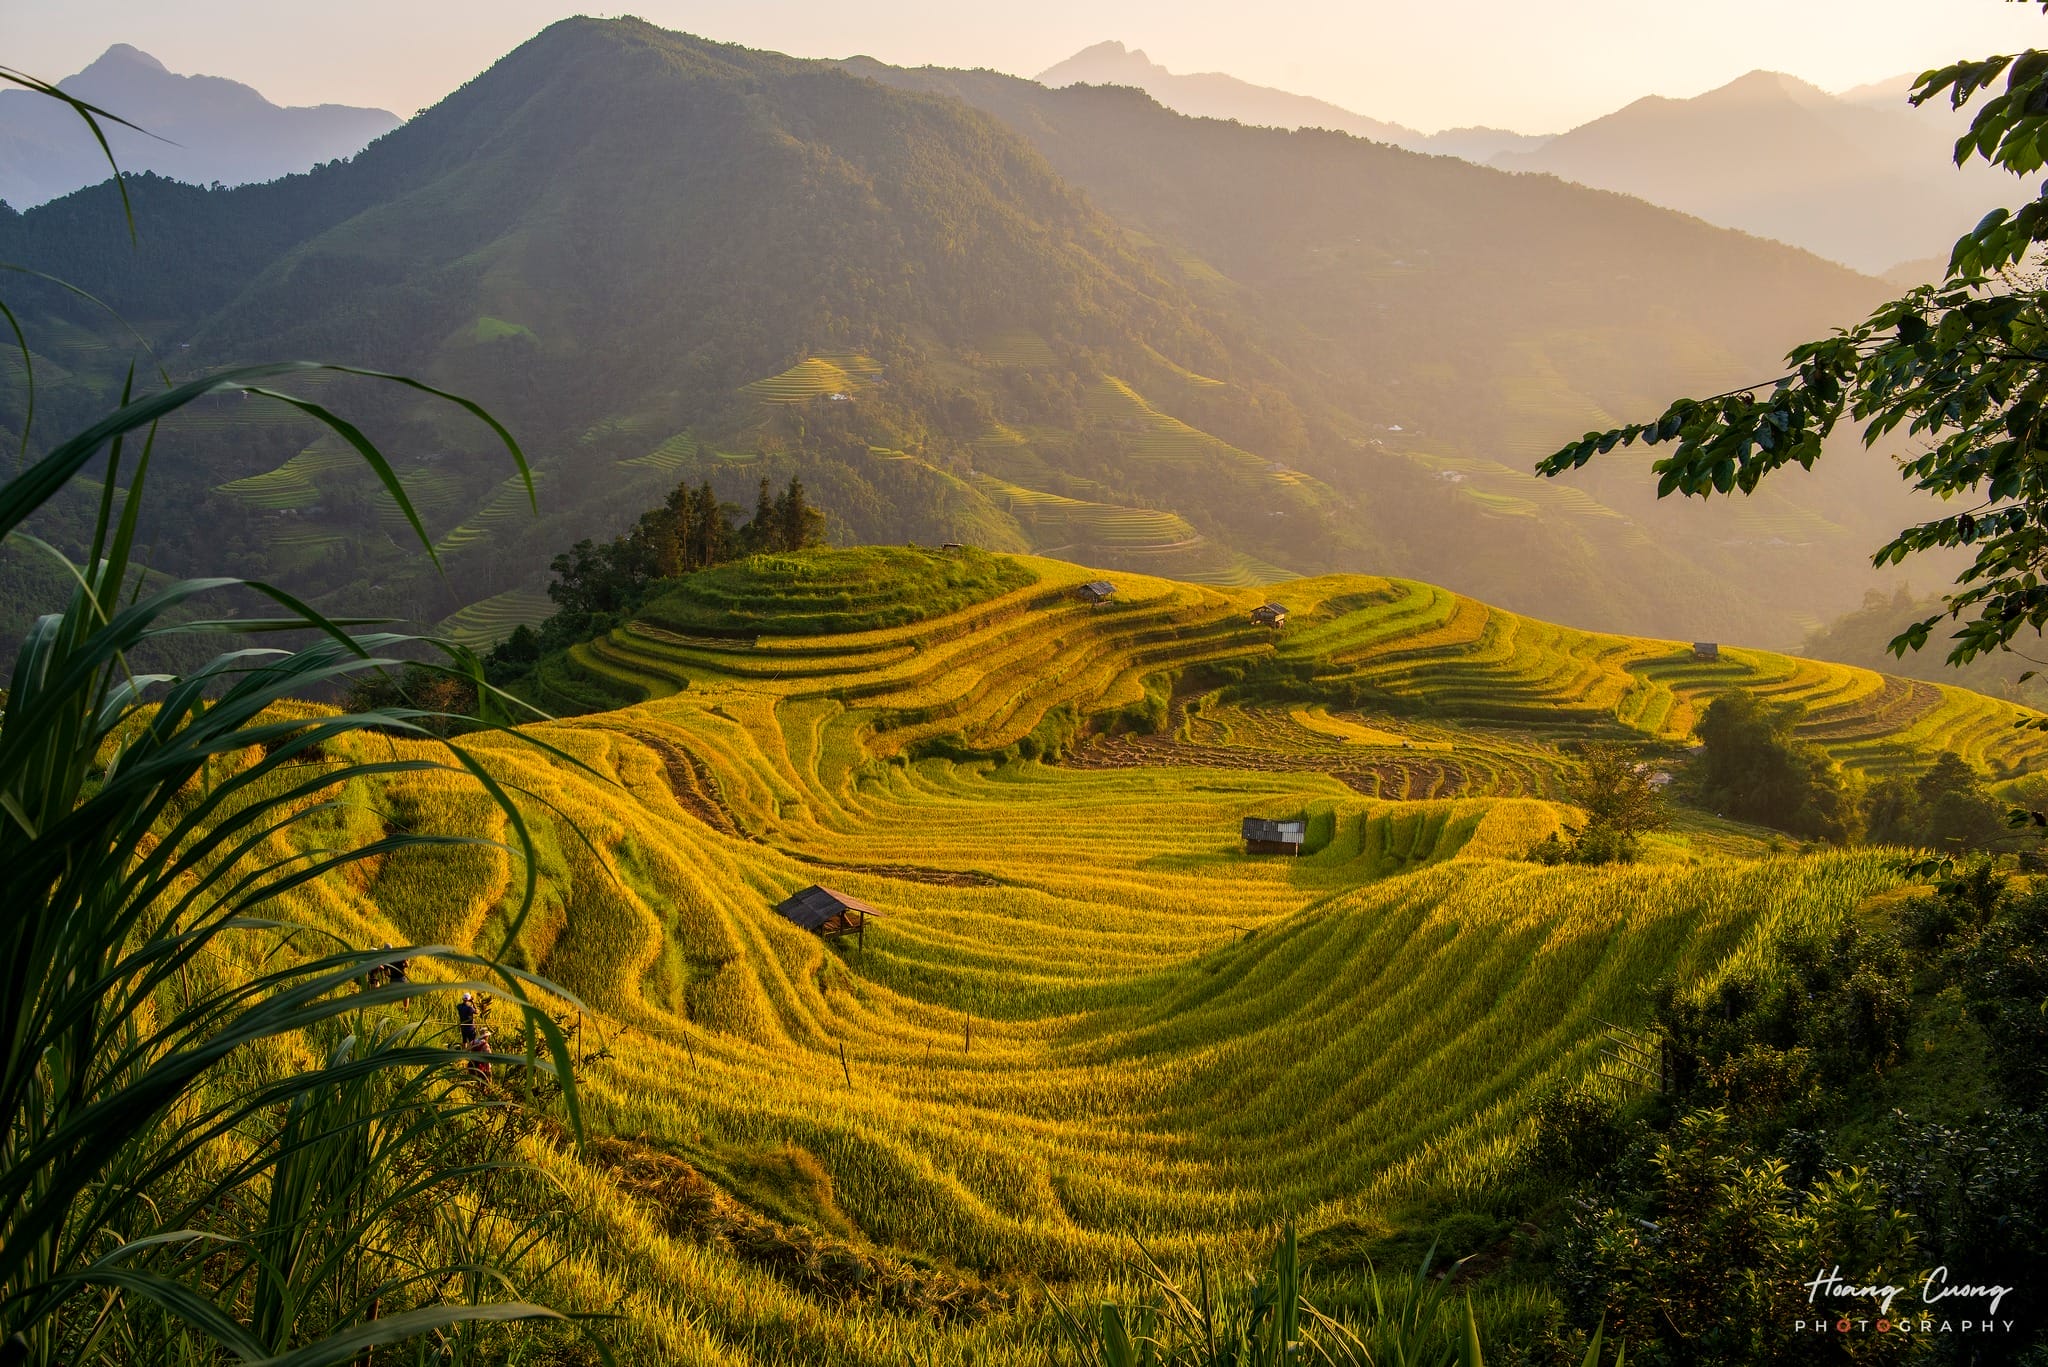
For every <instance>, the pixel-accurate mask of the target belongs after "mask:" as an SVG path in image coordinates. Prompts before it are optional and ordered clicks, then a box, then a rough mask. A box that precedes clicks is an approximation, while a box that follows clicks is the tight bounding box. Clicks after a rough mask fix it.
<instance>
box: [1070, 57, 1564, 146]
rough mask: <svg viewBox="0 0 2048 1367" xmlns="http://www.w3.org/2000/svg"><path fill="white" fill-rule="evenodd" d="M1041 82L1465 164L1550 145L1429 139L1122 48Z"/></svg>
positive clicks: (1457, 135) (1507, 138) (1454, 134)
mask: <svg viewBox="0 0 2048 1367" xmlns="http://www.w3.org/2000/svg"><path fill="white" fill-rule="evenodd" d="M1038 83H1039V84H1040V85H1044V86H1050V87H1052V88H1054V89H1057V88H1059V87H1062V86H1069V85H1122V86H1132V87H1135V88H1136V89H1139V90H1142V91H1144V92H1145V93H1146V94H1147V95H1150V96H1151V97H1152V98H1153V99H1155V100H1157V101H1159V103H1161V104H1163V105H1165V106H1166V107H1167V108H1168V109H1172V110H1175V111H1177V112H1179V113H1182V114H1191V115H1193V116H1195V117H1196V118H1204V119H1235V120H1236V121H1237V122H1239V123H1247V124H1254V125H1260V126H1265V127H1271V128H1330V129H1335V130H1336V131H1338V132H1340V133H1349V134H1351V135H1352V136H1354V137H1360V138H1370V139H1371V140H1372V141H1374V142H1384V143H1391V144H1393V145H1394V146H1396V147H1406V148H1408V149H1409V150H1411V151H1416V152H1433V153H1437V154H1439V155H1443V156H1454V157H1463V158H1465V159H1466V160H1467V161H1486V160H1488V159H1489V158H1491V157H1494V156H1497V155H1499V154H1500V153H1502V152H1526V151H1529V150H1531V149H1532V148H1535V147H1539V146H1541V145H1542V144H1543V143H1544V142H1545V141H1546V139H1545V138H1544V137H1543V136H1541V135H1533V134H1528V133H1515V132H1510V131H1509V130H1507V129H1505V128H1477V127H1473V128H1452V129H1447V130H1445V131H1444V132H1441V133H1423V132H1420V131H1418V130H1416V129H1413V128H1408V127H1406V126H1404V125H1402V124H1398V123H1387V122H1385V121H1383V120H1380V119H1372V118H1367V117H1366V116H1365V115H1363V114H1355V113H1353V112H1352V111H1350V110H1349V109H1345V108H1342V107H1341V106H1339V105H1334V104H1331V103H1330V102H1329V101H1327V100H1319V99H1316V98H1315V97H1313V96H1310V95H1297V94H1294V93H1293V92H1291V91H1286V90H1275V89H1273V88H1272V87H1271V86H1263V85H1254V84H1253V83H1251V82H1250V81H1245V80H1240V79H1239V78H1237V77H1235V76H1230V75H1226V74H1225V73H1223V72H1220V71H1206V72H1200V73H1195V74H1181V73H1176V72H1172V71H1168V70H1167V69H1166V68H1165V67H1163V66H1161V65H1159V63H1157V62H1155V61H1153V60H1152V59H1151V58H1149V57H1147V56H1146V55H1145V54H1144V53H1143V52H1139V51H1135V50H1133V49H1130V48H1127V47H1125V46H1124V45H1123V44H1122V43H1117V42H1107V43H1097V44H1096V45H1095V46H1093V47H1089V48H1083V49H1082V50H1081V51H1079V52H1077V53H1075V54H1074V55H1073V56H1071V57H1069V58H1067V59H1066V60H1065V61H1064V62H1060V63H1058V64H1057V65H1055V66H1051V67H1048V68H1046V69H1045V70H1044V71H1041V72H1039V73H1038Z"/></svg>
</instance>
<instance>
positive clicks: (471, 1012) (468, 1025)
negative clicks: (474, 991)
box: [455, 992, 477, 1049]
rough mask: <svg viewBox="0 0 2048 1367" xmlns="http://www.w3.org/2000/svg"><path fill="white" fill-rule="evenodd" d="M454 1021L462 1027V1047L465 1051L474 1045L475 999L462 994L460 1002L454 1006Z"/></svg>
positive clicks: (475, 1032)
mask: <svg viewBox="0 0 2048 1367" xmlns="http://www.w3.org/2000/svg"><path fill="white" fill-rule="evenodd" d="M455 1019H456V1020H457V1021H459V1022H460V1023H461V1025H462V1047H463V1048H465V1049H467V1048H468V1047H469V1046H470V1045H472V1044H475V1043H476V1034H477V1031H476V998H475V997H474V996H472V995H471V994H470V993H467V992H465V993H463V994H462V1000H461V1001H459V1002H457V1003H456V1004H455Z"/></svg>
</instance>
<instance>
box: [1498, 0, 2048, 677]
mask: <svg viewBox="0 0 2048 1367" xmlns="http://www.w3.org/2000/svg"><path fill="white" fill-rule="evenodd" d="M2042 8H2043V10H2044V11H2048V3H2042ZM2001 77H2003V78H2004V79H2003V88H1999V89H1996V90H1995V93H1992V94H1990V96H1989V98H1987V99H1986V100H1985V101H1984V102H1983V104H1982V106H1981V107H1980V108H1979V109H1978V111H1977V114H1976V116H1975V118H1974V119H1973V121H1972V122H1971V125H1970V129H1969V132H1967V133H1966V134H1964V136H1963V137H1962V138H1961V139H1960V140H1958V141H1957V143H1956V147H1955V160H1956V163H1957V164H1958V165H1962V164H1964V163H1967V162H1968V161H1970V160H1971V159H1972V158H1980V157H1981V158H1982V159H1984V160H1985V161H1987V162H1989V163H1991V164H1992V165H1994V166H1998V167H2000V168H2002V169H2004V170H2006V171H2009V172H2011V173H2012V174H2013V175H2015V176H2023V177H2033V176H2036V175H2038V174H2039V173H2040V172H2041V170H2042V168H2043V165H2044V163H2048V51H2040V50H2034V49H2029V50H2028V51H2026V52H2023V53H2020V54H2019V55H2017V56H1998V57H1989V58H1986V59H1984V60H1982V61H1969V62H1957V63H1955V64H1953V65H1950V66H1946V67H1942V68H1940V69H1938V70H1933V71H1929V72H1927V73H1925V74H1924V75H1922V76H1921V77H1920V78H1919V80H1918V81H1916V82H1915V83H1914V88H1913V93H1912V97H1911V98H1912V102H1913V103H1914V104H1915V105H1920V104H1925V103H1927V102H1929V101H1931V100H1936V99H1942V98H1946V99H1947V100H1948V101H1949V103H1950V104H1951V105H1952V106H1953V107H1955V108H1958V109H1960V108H1962V107H1964V106H1965V105H1967V104H1969V103H1970V101H1972V100H1973V99H1975V98H1976V97H1977V96H1978V95H1980V94H1984V93H1985V92H1989V91H1994V88H1995V87H1997V85H1998V83H1999V80H2000V78H2001ZM1871 212H1873V213H1881V212H1883V206H1881V205H1873V206H1871ZM2044 242H2048V186H2044V187H2043V188H2042V192H2041V194H2039V195H2038V196H2037V197H2036V198H2034V199H2032V200H2031V201H2030V202H2028V203H2026V204H2025V205H2024V206H2022V207H2021V208H2019V209H2017V210H2011V211H2009V210H2006V209H2003V208H1994V209H1992V210H1991V211H1990V212H1989V213H1987V214H1985V216H1984V218H1983V220H1982V221H1981V222H1979V223H1978V224H1977V226H1976V227H1975V228H1974V229H1972V230H1971V231H1970V232H1969V233H1968V234H1967V235H1965V236H1964V237H1962V238H1960V239H1959V240H1958V241H1957V242H1956V244H1955V248H1954V251H1953V252H1952V253H1951V254H1950V257H1949V262H1948V269H1947V273H1946V276H1945V278H1944V279H1943V280H1942V281H1941V282H1940V283H1938V284H1933V285H1925V286H1921V287H1919V288H1917V289H1913V290H1909V291H1908V292H1906V293H1905V294H1903V295H1901V296H1899V297H1898V298H1897V299H1894V300H1892V301H1891V302H1889V303H1887V304H1885V305H1883V306H1882V307H1880V308H1879V309H1877V310H1876V311H1875V312H1874V313H1872V314H1871V315H1870V316H1869V317H1868V318H1867V319H1865V320H1864V321H1863V322H1861V323H1859V324H1857V325H1855V326H1853V327H1850V328H1847V329H1846V330H1844V331H1842V332H1840V333H1837V334H1836V335H1835V336H1833V337H1829V338H1826V339H1823V340H1820V341H1815V342H1809V343H1807V344H1806V345H1804V346H1801V347H1798V348H1795V349H1794V350H1793V351H1792V352H1791V354H1790V355H1789V356H1788V358H1787V362H1788V368H1787V371H1786V373H1785V374H1783V375H1781V376H1779V377H1777V378H1775V379H1772V380H1768V381H1765V382H1763V383H1761V384H1758V385H1754V386H1746V387H1744V388H1742V389H1738V390H1733V391H1730V392H1728V393H1725V394H1717V395H1714V396H1712V397H1710V398H1705V399H1679V400H1677V401H1676V402H1674V403H1673V404H1672V405H1671V406H1670V407H1669V408H1667V409H1666V410H1665V412H1664V413H1663V415H1662V416H1661V417H1658V418H1656V419H1654V420H1653V421H1649V422H1642V423H1633V424H1630V425H1629V426H1626V427H1617V428H1614V429H1612V430H1609V431H1605V432H1588V433H1587V434H1586V435H1585V436H1584V437H1583V438H1581V439H1580V440H1578V441H1577V442H1574V443H1573V444H1571V445H1570V446H1567V447H1565V448H1564V449H1563V450H1560V451H1558V452H1556V453H1555V454H1553V455H1552V456H1550V457H1549V458H1548V459H1546V460H1544V461H1543V462H1542V463H1541V464H1539V465H1538V466H1537V470H1538V472H1539V473H1541V474H1544V475H1557V474H1561V473H1563V472H1564V471H1567V470H1572V469H1576V468H1577V467H1579V466H1581V465H1584V464H1585V463H1586V462H1587V461H1589V460H1591V459H1592V458H1593V457H1594V456H1595V455H1601V454H1605V453H1607V452H1609V451H1612V450H1613V449H1614V448H1615V447H1617V446H1628V445H1632V444H1634V443H1636V442H1643V443H1645V444H1653V445H1655V444H1669V445H1671V446H1672V448H1673V449H1672V450H1671V453H1670V454H1669V455H1666V456H1664V457H1663V458H1661V459H1659V460H1657V461H1656V462H1655V463H1654V464H1653V465H1652V467H1651V468H1652V470H1653V471H1654V472H1655V473H1656V475H1657V491H1658V493H1659V495H1666V494H1671V493H1680V494H1685V495H1687V496H1689V497H1690V496H1698V497H1709V496H1711V495H1714V494H1726V493H1729V492H1731V491H1733V490H1738V489H1739V490H1741V491H1742V492H1743V493H1749V492H1750V491H1752V490H1754V489H1755V488H1756V486H1757V484H1758V483H1759V482H1760V481H1761V480H1762V479H1764V477H1765V476H1767V475H1769V474H1771V473H1772V472H1773V471H1776V470H1779V469H1782V468H1784V467H1785V466H1787V465H1799V466H1801V467H1809V468H1810V467H1811V466H1812V465H1813V463H1814V461H1815V460H1817V459H1819V457H1820V454H1821V443H1822V441H1823V439H1825V438H1826V437H1827V436H1828V435H1829V434H1830V433H1832V432H1834V431H1835V429H1836V428H1837V427H1838V426H1840V425H1842V424H1843V423H1844V422H1845V421H1846V422H1853V423H1855V424H1860V426H1861V429H1862V437H1863V441H1864V443H1865V444H1866V445H1875V444H1876V443H1877V442H1879V441H1880V440H1882V439H1884V438H1885V437H1887V436H1889V435H1891V434H1892V433H1894V432H1901V433H1903V434H1905V435H1907V436H1909V437H1911V438H1912V439H1913V442H1914V445H1915V446H1916V448H1918V449H1917V451H1916V452H1915V453H1914V454H1912V455H1910V456H1906V457H1903V458H1902V459H1901V462H1900V469H1901V472H1902V474H1903V476H1904V478H1906V479H1907V480H1909V481H1910V482H1911V483H1912V484H1913V485H1914V487H1915V488H1918V489H1921V490H1924V491H1926V492H1928V493H1930V494H1934V495H1938V496H1939V497H1941V498H1943V499H1945V500H1949V501H1950V503H1951V504H1952V505H1953V506H1955V508H1956V511H1954V512H1950V513H1946V514H1944V515H1943V516H1941V517H1937V518H1934V519H1931V520H1929V521H1927V522H1923V523H1920V524H1918V525H1916V526H1912V527H1907V528H1905V529H1904V530H1902V531H1901V532H1899V534H1898V535H1897V536H1895V537H1894V538H1893V539H1892V540H1891V541H1890V542H1888V543H1887V544H1886V545H1885V546H1883V547H1882V548H1881V549H1879V550H1878V551H1877V552H1876V554H1875V557H1874V559H1875V561H1876V563H1878V564H1880V565H1884V564H1895V563H1897V562H1899V561H1901V560H1904V559H1905V558H1906V557H1907V556H1909V555H1912V554H1914V553H1916V552H1920V551H1926V550H1932V549H1936V548H1944V547H1950V548H1962V549H1966V550H1970V551H1973V552H1974V554H1975V558H1974V560H1973V561H1972V562H1971V563H1970V564H1969V565H1968V566H1967V567H1966V568H1965V569H1964V570H1963V572H1962V573H1961V575H1959V576H1958V578H1957V580H1956V586H1955V591H1954V592H1953V593H1951V594H1949V595H1948V596H1947V599H1946V613H1945V615H1946V616H1948V617H1950V618H1952V619H1954V620H1955V621H1957V622H1958V623H1959V624H1960V625H1959V627H1958V629H1957V630H1956V632H1955V633H1954V634H1953V637H1952V641H1953V645H1952V648H1951V650H1950V651H1949V656H1948V658H1949V660H1950V662H1951V663H1954V664H1962V663H1966V662H1968V661H1969V660H1972V659H1974V658H1976V657H1977V656H1979V655H1981V654H1984V653H1986V652H1989V651H1996V650H2002V649H2008V648H2010V646H2011V644H2012V642H2013V641H2014V639H2015V638H2016V637H2018V636H2020V634H2021V633H2023V632H2025V633H2029V634H2030V635H2036V636H2037V635H2038V634H2039V633H2040V631H2041V629H2042V628H2043V626H2044V625H2048V280H2044V277H2043V275H2042V273H2041V272H2040V271H2039V270H2038V269H2037V268H2035V267H2034V265H2033V264H2032V263H2031V262H2030V253H2035V252H2036V251H2037V248H2038V245H2039V244H2041V243H2044ZM1943 615H1944V614H1940V613H1937V614H1935V615H1933V616H1930V617H1927V618H1925V619H1923V620H1921V621H1919V622H1916V623H1914V624H1913V625H1912V626H1910V627H1908V628H1907V629H1906V630H1905V631H1903V632H1901V633H1900V634H1899V635H1898V636H1897V637H1896V638H1895V639H1894V640H1893V641H1892V643H1891V649H1892V650H1893V652H1894V653H1896V654H1900V655H1903V654H1904V653H1905V652H1906V651H1908V650H1917V649H1919V648H1920V647H1921V646H1923V645H1924V644H1926V642H1927V639H1928V637H1929V635H1930V633H1931V632H1932V631H1933V629H1934V628H1935V627H1936V626H1937V625H1938V624H1939V623H1940V621H1941V618H1942V616H1943Z"/></svg>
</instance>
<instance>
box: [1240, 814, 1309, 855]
mask: <svg viewBox="0 0 2048 1367" xmlns="http://www.w3.org/2000/svg"><path fill="white" fill-rule="evenodd" d="M1307 839H1308V823H1307V822H1306V821H1271V820H1268V819H1267V818H1265V817H1261V816H1248V817H1246V818H1245V819H1244V848H1245V853H1247V854H1300V853H1301V846H1302V842H1303V841H1305V840H1307Z"/></svg>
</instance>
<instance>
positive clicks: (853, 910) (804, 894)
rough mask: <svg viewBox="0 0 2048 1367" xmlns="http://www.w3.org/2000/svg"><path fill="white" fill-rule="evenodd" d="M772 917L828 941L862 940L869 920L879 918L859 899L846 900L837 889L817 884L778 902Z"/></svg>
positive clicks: (865, 936)
mask: <svg viewBox="0 0 2048 1367" xmlns="http://www.w3.org/2000/svg"><path fill="white" fill-rule="evenodd" d="M775 914H776V915H778V916H780V917H781V918H782V919H783V920H785V921H787V922H789V923H790V924H791V925H793V926H799V927H801V928H803V929H804V930H808V931H810V932H811V933H812V934H813V935H821V936H825V937H827V938H830V937H831V936H834V935H848V934H857V935H859V936H860V937H861V938H862V939H863V940H865V939H866V938H867V929H868V918H869V917H870V916H879V915H881V913H880V912H878V911H876V910H875V909H874V908H873V907H871V906H869V905H868V904H867V903H866V902H863V901H861V900H860V898H858V897H849V896H847V895H846V894H845V893H843V892H840V891H839V890H838V889H837V888H828V887H825V886H824V885H823V884H820V883H813V884H811V885H810V886H809V887H807V888H804V889H802V890H801V891H799V892H794V893H791V894H790V895H789V896H788V897H785V898H784V899H783V900H781V901H780V902H777V903H776V904H775Z"/></svg>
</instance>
